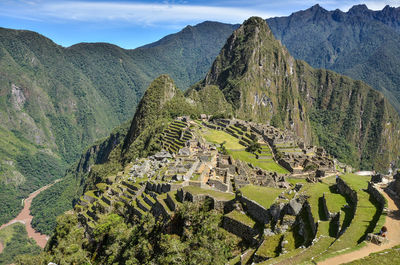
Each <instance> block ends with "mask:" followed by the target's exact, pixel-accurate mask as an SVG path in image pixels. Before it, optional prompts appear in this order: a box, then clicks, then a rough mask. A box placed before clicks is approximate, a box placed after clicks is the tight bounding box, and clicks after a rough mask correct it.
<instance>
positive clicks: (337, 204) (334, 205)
mask: <svg viewBox="0 0 400 265" xmlns="http://www.w3.org/2000/svg"><path fill="white" fill-rule="evenodd" d="M329 186H330V185H329V184H327V183H320V182H318V183H313V184H311V183H306V184H304V187H303V188H302V189H303V191H305V192H306V193H307V195H309V196H310V198H309V199H308V202H309V203H310V206H311V211H312V214H313V216H314V218H315V220H316V221H317V220H318V219H321V218H322V217H321V216H320V207H321V206H320V198H321V197H322V196H323V194H324V193H325V198H326V204H327V206H328V210H329V211H330V212H332V213H336V212H338V211H340V209H341V208H342V207H343V206H344V205H346V204H347V202H346V198H345V197H343V196H342V195H340V194H338V193H332V192H331V191H330V189H329Z"/></svg>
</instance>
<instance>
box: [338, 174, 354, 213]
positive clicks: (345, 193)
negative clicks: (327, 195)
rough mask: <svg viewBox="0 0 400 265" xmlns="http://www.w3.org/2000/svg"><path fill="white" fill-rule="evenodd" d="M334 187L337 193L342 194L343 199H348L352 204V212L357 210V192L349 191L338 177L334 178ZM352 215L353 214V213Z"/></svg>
mask: <svg viewBox="0 0 400 265" xmlns="http://www.w3.org/2000/svg"><path fill="white" fill-rule="evenodd" d="M336 186H337V188H338V190H339V193H340V194H342V195H343V196H345V197H348V198H349V199H350V201H351V203H352V204H353V205H352V207H353V208H354V212H355V210H356V208H357V203H358V198H357V192H356V191H355V190H353V189H351V188H350V187H349V186H348V185H347V184H346V182H344V180H343V179H341V178H340V177H338V178H336ZM353 214H354V213H353Z"/></svg>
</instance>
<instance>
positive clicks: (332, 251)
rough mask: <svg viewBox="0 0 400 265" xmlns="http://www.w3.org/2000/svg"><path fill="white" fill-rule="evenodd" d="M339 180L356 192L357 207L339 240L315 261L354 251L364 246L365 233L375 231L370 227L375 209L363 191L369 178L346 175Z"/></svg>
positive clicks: (368, 196)
mask: <svg viewBox="0 0 400 265" xmlns="http://www.w3.org/2000/svg"><path fill="white" fill-rule="evenodd" d="M341 178H342V179H343V180H344V181H345V182H346V183H347V185H349V186H350V187H351V188H352V189H354V190H355V191H356V192H357V196H358V205H357V209H356V213H355V215H354V218H353V220H352V221H351V224H350V226H349V227H348V228H347V229H346V231H345V233H344V234H343V235H342V236H341V237H340V238H339V240H337V241H336V242H334V243H333V244H332V246H331V247H330V248H329V249H328V251H326V252H325V253H324V254H323V255H322V256H320V257H318V258H317V260H323V259H326V258H328V257H331V256H336V255H338V254H342V253H346V252H350V251H354V250H356V249H358V248H360V247H362V246H364V243H363V242H362V239H363V237H364V236H365V235H366V233H367V232H372V231H373V230H374V229H375V227H374V226H373V227H371V225H374V223H373V220H374V216H375V213H376V212H377V208H376V206H375V205H374V204H373V202H371V200H370V195H369V193H367V192H366V191H364V190H363V189H366V188H367V185H368V180H369V178H367V177H365V176H358V175H354V174H346V175H343V176H341ZM369 230H370V231H369Z"/></svg>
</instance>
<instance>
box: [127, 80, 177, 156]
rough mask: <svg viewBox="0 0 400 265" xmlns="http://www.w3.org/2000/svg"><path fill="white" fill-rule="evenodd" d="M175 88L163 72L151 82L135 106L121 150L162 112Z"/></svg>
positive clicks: (175, 91) (175, 90) (173, 94)
mask: <svg viewBox="0 0 400 265" xmlns="http://www.w3.org/2000/svg"><path fill="white" fill-rule="evenodd" d="M177 90H178V89H177V88H176V86H175V83H174V81H173V80H172V78H171V77H169V76H168V75H165V74H164V75H160V76H159V77H157V78H156V79H154V81H153V82H151V84H150V86H149V87H148V88H147V89H146V92H145V93H144V95H143V98H142V100H141V101H140V103H139V105H138V107H137V110H136V113H135V116H134V117H133V120H132V123H131V127H130V129H129V132H128V134H127V137H126V138H125V141H124V146H123V150H127V148H128V147H129V146H130V144H131V143H132V142H133V141H134V140H135V139H136V137H137V136H138V135H139V134H140V132H141V130H142V129H143V128H145V127H146V126H148V125H149V124H151V122H153V120H154V119H155V118H156V117H157V116H158V115H159V114H160V113H161V112H162V109H163V107H164V106H165V104H166V103H167V102H168V101H170V100H171V99H172V98H173V97H174V96H175V95H176V93H177Z"/></svg>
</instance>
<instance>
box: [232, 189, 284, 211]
mask: <svg viewBox="0 0 400 265" xmlns="http://www.w3.org/2000/svg"><path fill="white" fill-rule="evenodd" d="M240 191H241V192H242V195H243V196H245V197H246V198H248V199H250V200H253V201H255V202H257V203H258V204H260V205H261V206H263V207H264V208H265V209H268V208H269V207H271V205H272V204H273V202H274V201H275V199H276V198H277V197H278V195H279V194H281V192H282V191H283V190H282V189H277V188H270V187H261V186H254V185H246V186H244V187H243V188H241V189H240Z"/></svg>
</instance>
